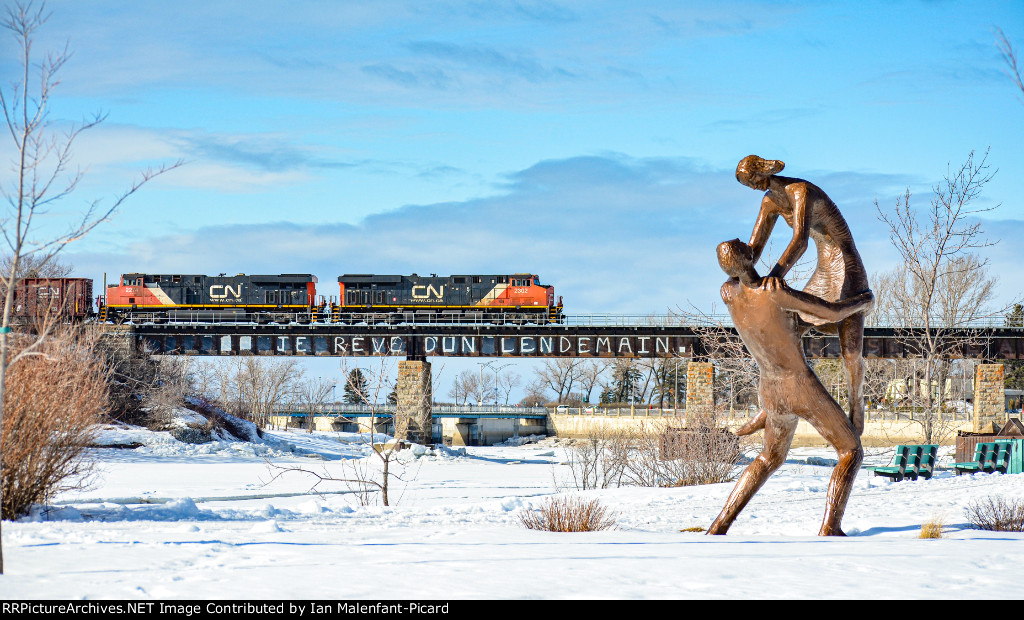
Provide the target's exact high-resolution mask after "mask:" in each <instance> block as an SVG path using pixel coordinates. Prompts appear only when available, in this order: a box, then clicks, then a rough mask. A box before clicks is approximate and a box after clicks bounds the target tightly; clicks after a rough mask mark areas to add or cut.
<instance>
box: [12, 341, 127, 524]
mask: <svg viewBox="0 0 1024 620" xmlns="http://www.w3.org/2000/svg"><path fill="white" fill-rule="evenodd" d="M28 347H32V349H31V351H30V354H28V355H25V356H22V357H21V359H17V361H15V362H14V363H12V364H11V365H10V366H9V367H8V369H7V382H6V390H5V394H4V403H3V405H4V408H3V428H2V430H0V432H2V439H0V441H2V445H3V461H2V467H3V475H2V478H3V506H2V510H0V512H2V516H3V518H4V519H16V518H18V517H20V516H22V515H25V514H28V512H29V509H30V508H31V507H32V505H33V504H37V503H42V502H45V501H47V500H48V499H49V498H51V497H53V495H54V494H56V493H58V492H61V491H65V490H69V489H74V488H80V486H81V485H82V483H83V481H84V480H85V478H86V477H87V475H88V474H89V473H90V472H91V470H92V461H91V460H90V459H89V458H88V456H87V451H88V448H89V446H90V445H91V444H92V443H93V440H94V439H95V435H94V433H95V428H96V426H95V425H96V424H97V423H99V422H101V421H102V419H103V414H104V411H105V408H106V405H107V369H106V367H105V366H104V364H103V362H102V360H100V359H99V357H98V356H96V355H94V354H93V352H92V347H91V345H90V343H89V342H87V341H84V340H83V339H82V338H80V337H78V336H76V335H75V334H73V333H72V332H70V331H67V330H59V331H58V332H57V333H54V334H51V335H49V336H47V337H46V338H45V339H43V340H41V341H38V340H36V337H35V336H31V335H27V334H18V335H17V336H12V338H11V357H10V359H12V360H15V359H16V356H17V355H18V354H19V353H20V352H22V351H25V350H26V348H28Z"/></svg>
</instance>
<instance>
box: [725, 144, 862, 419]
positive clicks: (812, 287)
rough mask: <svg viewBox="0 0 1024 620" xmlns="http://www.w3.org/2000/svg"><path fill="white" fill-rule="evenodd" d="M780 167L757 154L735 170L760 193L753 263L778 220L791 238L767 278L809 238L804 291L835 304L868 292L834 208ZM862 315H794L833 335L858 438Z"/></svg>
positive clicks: (784, 268) (789, 264)
mask: <svg viewBox="0 0 1024 620" xmlns="http://www.w3.org/2000/svg"><path fill="white" fill-rule="evenodd" d="M785 166H786V164H784V163H783V162H781V161H779V160H766V159H763V158H761V157H758V156H757V155H750V156H747V157H744V158H743V159H742V160H740V163H739V165H737V166H736V180H737V181H739V182H740V183H742V184H743V185H746V186H747V187H751V188H753V189H756V190H760V191H763V192H764V198H762V200H761V210H760V212H759V213H758V215H757V221H756V223H755V224H754V230H753V232H752V233H751V235H750V243H749V244H748V245H749V246H750V249H751V252H752V260H753V262H754V264H756V263H757V260H758V258H760V256H761V252H762V251H763V250H764V247H765V244H767V242H768V238H769V237H770V236H771V234H772V229H773V228H774V227H775V223H776V221H777V220H778V218H779V216H782V218H783V219H784V220H785V221H786V223H787V224H789V226H790V227H791V228H792V229H793V238H792V240H791V241H790V242H789V245H788V246H787V247H786V249H785V250H784V251H783V253H782V255H781V256H779V260H778V262H777V263H776V264H775V266H774V267H773V268H772V270H771V271H770V272H769V273H768V276H767V277H769V278H784V277H785V276H786V274H787V273H789V271H790V269H792V268H793V265H795V264H796V262H797V261H798V260H799V259H800V257H801V256H802V255H803V253H804V252H805V251H806V250H807V242H808V239H813V240H814V244H815V246H816V247H817V253H818V262H817V265H816V267H815V269H814V273H813V275H811V278H810V280H808V282H807V285H806V286H805V287H804V292H806V293H810V294H812V295H815V296H817V297H820V298H821V299H824V300H825V301H832V302H835V301H840V300H843V299H848V298H850V297H853V296H854V295H857V294H859V293H862V292H864V291H867V290H869V287H868V277H867V271H865V269H864V263H863V262H862V261H861V258H860V254H859V253H858V252H857V246H856V245H855V244H854V242H853V235H852V234H850V228H849V226H847V224H846V220H845V219H843V216H842V214H841V213H840V212H839V208H838V207H836V205H835V203H834V202H832V199H830V198H829V197H828V195H827V194H825V192H824V191H822V189H821V188H820V187H818V186H817V185H814V184H813V183H810V182H809V181H805V180H803V179H796V178H792V177H784V176H779V174H778V173H779V172H782V169H783V168H785ZM864 315H865V312H856V313H854V314H852V315H850V316H848V317H846V318H844V319H842V320H841V321H838V323H836V322H831V321H823V320H821V319H820V318H817V317H814V316H811V315H808V314H806V313H800V318H801V319H802V321H803V322H804V323H805V327H807V326H814V328H815V329H817V330H819V331H822V332H825V333H837V332H838V335H839V346H840V349H841V351H842V356H843V365H844V367H845V368H846V373H847V377H848V380H849V396H850V420H851V421H852V422H853V426H854V428H855V429H856V431H857V434H858V435H861V434H863V432H864V388H863V386H864V359H863V350H864Z"/></svg>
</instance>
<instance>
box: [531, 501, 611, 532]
mask: <svg viewBox="0 0 1024 620" xmlns="http://www.w3.org/2000/svg"><path fill="white" fill-rule="evenodd" d="M519 521H520V523H522V524H523V526H524V527H526V528H528V529H531V530H544V531H547V532H598V531H601V530H609V529H613V528H614V527H615V519H614V518H613V517H611V516H610V515H609V514H608V509H607V508H605V507H604V506H602V505H601V502H599V501H598V500H596V499H593V500H584V499H580V498H578V497H554V498H551V499H549V500H548V501H546V502H544V504H543V505H542V506H541V507H540V509H539V510H523V511H522V512H520V513H519Z"/></svg>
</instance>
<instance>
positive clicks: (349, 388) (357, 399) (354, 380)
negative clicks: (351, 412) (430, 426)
mask: <svg viewBox="0 0 1024 620" xmlns="http://www.w3.org/2000/svg"><path fill="white" fill-rule="evenodd" d="M369 389H370V381H369V379H367V378H366V375H365V374H363V371H362V370H361V369H359V368H353V369H352V370H351V371H349V373H348V378H347V379H346V380H345V398H344V400H345V402H346V403H348V404H350V405H357V404H368V402H369V401H368V399H367V397H368V395H369Z"/></svg>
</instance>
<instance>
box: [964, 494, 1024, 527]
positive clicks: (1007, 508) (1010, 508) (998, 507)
mask: <svg viewBox="0 0 1024 620" xmlns="http://www.w3.org/2000/svg"><path fill="white" fill-rule="evenodd" d="M965 512H966V513H967V520H968V521H969V522H970V524H971V527H973V528H975V529H979V530H990V531H993V532H1024V500H1022V499H1019V498H1013V499H1006V498H1004V497H1002V496H999V495H991V496H989V497H986V498H983V499H979V500H975V501H973V502H971V503H969V504H968V505H967V508H966V509H965Z"/></svg>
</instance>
